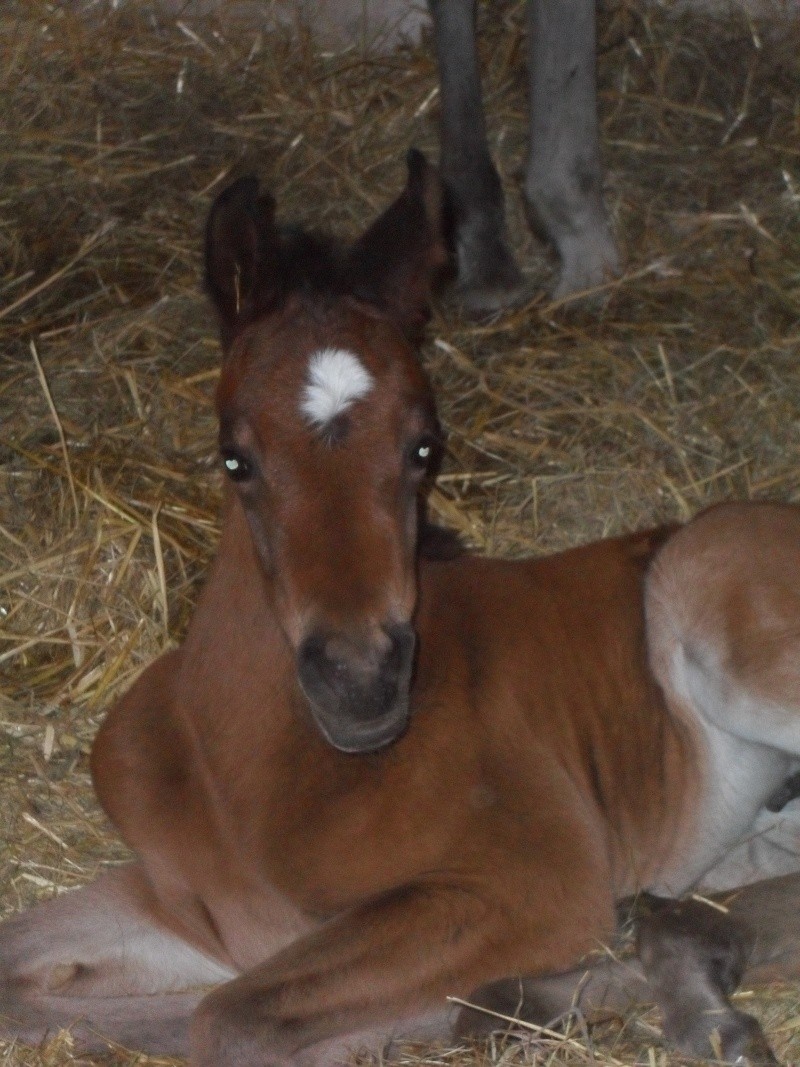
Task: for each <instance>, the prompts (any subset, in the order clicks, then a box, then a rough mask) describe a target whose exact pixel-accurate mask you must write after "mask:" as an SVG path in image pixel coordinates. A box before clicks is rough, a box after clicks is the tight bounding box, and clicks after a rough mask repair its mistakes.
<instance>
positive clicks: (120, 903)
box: [0, 863, 235, 1055]
mask: <svg viewBox="0 0 800 1067" xmlns="http://www.w3.org/2000/svg"><path fill="white" fill-rule="evenodd" d="M157 910H158V909H157V905H155V904H154V898H153V894H152V891H151V890H150V888H149V885H148V883H147V880H146V878H145V876H144V873H143V870H142V868H141V865H140V864H138V863H132V864H129V865H127V866H125V867H121V868H117V869H115V870H112V871H110V872H108V873H107V874H105V875H103V876H101V877H100V878H99V879H98V880H97V881H96V882H93V883H92V884H91V885H88V886H86V887H85V888H83V889H78V890H75V891H74V892H69V893H65V894H63V895H62V896H60V897H57V898H55V899H53V900H50V901H47V902H46V903H43V904H40V905H39V906H38V907H35V908H32V909H31V910H30V911H27V912H23V913H21V914H20V915H17V916H14V917H13V918H11V919H9V920H8V921H7V922H5V923H3V924H2V925H0V1035H2V1036H3V1037H6V1038H9V1039H10V1038H17V1039H18V1040H20V1041H22V1042H23V1043H28V1044H38V1043H39V1042H40V1041H41V1040H43V1039H44V1038H45V1037H46V1036H47V1035H48V1034H52V1033H54V1032H56V1031H57V1030H60V1029H63V1028H69V1029H71V1030H72V1032H73V1035H74V1037H75V1038H76V1040H77V1043H78V1044H79V1045H80V1047H82V1048H84V1049H91V1048H104V1047H105V1042H104V1041H103V1038H108V1039H110V1040H112V1041H115V1042H117V1043H119V1044H122V1045H128V1046H130V1047H133V1048H136V1049H141V1050H143V1051H152V1052H159V1053H171V1054H175V1055H181V1054H183V1053H185V1051H186V1048H187V1033H188V1022H189V1017H190V1016H191V1014H192V1012H193V1011H194V1009H195V1007H196V1006H197V1004H198V1003H199V1002H200V1000H201V999H202V997H203V996H204V995H205V993H206V992H207V990H208V988H210V987H212V986H214V985H217V984H218V983H220V982H222V981H225V980H227V979H229V978H231V977H232V975H233V974H234V973H235V972H234V971H233V969H232V968H230V967H228V966H226V965H225V964H223V963H221V962H219V961H218V960H215V959H214V958H213V957H211V956H209V955H207V954H205V953H204V952H201V951H200V950H199V949H197V948H195V947H194V946H193V945H191V944H190V943H189V941H188V940H185V939H184V938H182V937H181V936H179V934H178V933H177V932H174V931H173V930H171V929H170V928H169V927H168V925H167V924H166V922H163V921H161V919H160V918H159V917H158V914H157Z"/></svg>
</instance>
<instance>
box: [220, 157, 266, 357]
mask: <svg viewBox="0 0 800 1067" xmlns="http://www.w3.org/2000/svg"><path fill="white" fill-rule="evenodd" d="M279 243H280V242H279V238H278V233H277V231H276V229H275V201H274V200H273V199H272V197H271V196H269V195H264V196H259V195H258V179H256V178H254V177H253V176H252V175H251V176H249V177H246V178H240V179H239V180H238V181H237V182H234V183H233V185H231V186H229V187H228V188H227V189H225V190H224V192H222V193H220V194H219V196H218V197H217V199H216V200H215V201H214V203H213V205H212V207H211V213H210V214H209V216H208V223H207V224H206V244H205V259H206V277H205V282H206V290H207V292H208V294H209V296H210V297H211V299H212V301H213V303H214V306H215V307H216V309H217V314H218V315H219V321H220V330H221V333H222V343H223V347H227V345H228V344H229V343H230V341H231V340H232V338H233V336H234V334H235V333H236V331H237V330H238V329H239V328H241V327H242V326H245V325H247V323H248V322H251V321H252V320H253V319H254V318H256V317H257V316H258V315H260V314H263V313H264V312H265V311H267V310H269V308H270V306H272V305H273V304H274V303H275V301H276V300H277V299H278V297H279V293H278V292H277V291H276V271H275V269H274V268H275V264H276V261H277V258H278V247H279Z"/></svg>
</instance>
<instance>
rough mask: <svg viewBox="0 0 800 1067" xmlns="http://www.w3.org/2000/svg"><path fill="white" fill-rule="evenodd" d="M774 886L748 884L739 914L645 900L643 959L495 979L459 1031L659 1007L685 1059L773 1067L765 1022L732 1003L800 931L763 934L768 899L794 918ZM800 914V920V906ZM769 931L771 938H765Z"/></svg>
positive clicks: (636, 910)
mask: <svg viewBox="0 0 800 1067" xmlns="http://www.w3.org/2000/svg"><path fill="white" fill-rule="evenodd" d="M772 881H773V882H780V881H783V880H782V879H773V880H772ZM796 881H797V885H796V889H795V890H794V891H795V892H796V893H797V898H796V899H795V901H794V903H795V904H797V905H800V878H798V879H797V880H796ZM767 886H768V883H764V888H762V887H760V886H759V887H748V888H747V889H746V890H744V892H743V894H742V895H741V899H740V903H739V905H738V908H736V909H734V910H733V911H732V912H728V911H726V910H723V908H724V906H721V905H718V906H716V907H715V906H714V905H713V904H708V903H705V902H703V901H700V900H694V899H688V900H664V899H661V898H657V897H652V896H649V895H648V894H643V895H642V896H641V897H640V898H639V899H638V900H637V901H636V902H635V903H634V906H633V919H634V924H635V927H636V946H637V956H636V957H634V958H632V959H619V958H617V957H616V956H614V955H611V954H609V955H607V956H605V957H602V958H600V959H599V960H597V961H596V962H593V963H589V964H588V965H587V966H586V967H585V968H582V969H581V968H577V969H575V970H573V971H569V972H566V973H564V974H558V975H553V976H550V977H547V978H541V979H507V980H504V981H502V982H494V983H492V984H491V985H489V986H485V987H483V988H482V989H479V990H477V991H476V992H475V993H474V994H473V995H472V996H471V997H470V998H469V999H470V1002H471V1003H472V1004H474V1005H475V1007H474V1008H468V1009H465V1010H464V1011H463V1012H462V1013H461V1015H460V1016H459V1018H458V1021H457V1023H456V1032H457V1033H458V1034H459V1035H460V1036H472V1037H476V1036H482V1035H485V1034H487V1033H489V1032H491V1031H496V1030H499V1029H504V1028H506V1027H507V1025H508V1024H507V1023H506V1022H503V1021H502V1020H504V1019H520V1020H522V1021H523V1022H529V1023H534V1024H536V1025H539V1026H548V1025H551V1026H552V1025H555V1024H557V1023H558V1022H559V1021H561V1020H562V1019H563V1018H565V1017H566V1016H568V1015H571V1014H573V1013H574V1012H580V1013H581V1014H582V1015H585V1016H590V1015H593V1014H596V1013H597V1012H603V1013H606V1012H609V1011H611V1012H615V1013H620V1014H625V1013H626V1012H628V1011H629V1010H631V1009H632V1008H634V1007H635V1006H636V1005H641V1004H646V1003H649V1002H655V1004H656V1005H657V1006H658V1007H659V1008H660V1009H661V1012H662V1015H663V1028H664V1036H665V1038H666V1039H667V1041H668V1042H669V1043H670V1044H671V1045H672V1046H673V1047H675V1048H677V1049H679V1050H680V1051H681V1052H683V1053H685V1054H687V1055H690V1056H696V1057H699V1058H708V1057H709V1056H712V1057H715V1058H716V1057H718V1055H720V1054H721V1056H722V1058H723V1059H724V1060H725V1061H726V1062H732V1063H744V1062H747V1063H750V1064H759V1065H768V1064H775V1063H776V1062H777V1061H776V1059H775V1057H774V1056H773V1054H772V1051H771V1050H770V1047H769V1045H768V1043H767V1040H766V1038H765V1037H764V1034H763V1032H762V1030H761V1027H760V1026H759V1024H758V1022H757V1021H756V1020H755V1019H754V1018H752V1017H751V1016H749V1015H746V1014H745V1013H744V1012H742V1011H738V1010H737V1009H736V1008H734V1007H733V1005H732V1004H731V1002H730V1000H729V996H730V994H731V993H733V992H734V990H735V989H736V987H737V986H738V984H739V981H740V979H741V976H742V973H743V971H744V970H745V968H748V967H750V970H749V972H748V976H749V975H750V974H753V975H756V974H757V973H758V971H757V969H756V968H755V967H754V963H755V961H756V960H757V959H759V958H760V954H763V955H766V956H769V955H771V948H770V947H768V945H769V946H772V947H774V946H776V945H777V944H785V943H786V940H787V935H789V934H790V933H796V932H800V930H798V928H799V927H800V918H797V919H795V920H794V922H791V921H789V927H791V929H783V930H782V931H781V932H780V933H778V930H777V928H776V929H773V928H772V927H770V926H767V927H766V928H765V926H764V924H763V921H762V916H763V915H764V914H765V913H766V912H768V911H769V910H770V909H769V907H765V906H764V905H765V904H767V902H768V901H770V900H771V901H772V902H773V910H774V909H775V907H776V906H777V907H778V911H779V914H780V917H781V919H782V920H783V921H784V922H786V920H787V918H788V909H787V908H786V907H784V906H782V905H778V901H780V900H781V899H782V897H781V890H780V888H779V887H769V888H767ZM751 888H752V889H757V891H756V892H750V890H751ZM784 893H785V890H784ZM794 911H795V915H797V916H800V907H798V908H795V909H794ZM777 926H778V927H779V926H780V923H779V924H777ZM764 932H766V933H767V939H766V940H763V939H762V938H761V937H760V933H764Z"/></svg>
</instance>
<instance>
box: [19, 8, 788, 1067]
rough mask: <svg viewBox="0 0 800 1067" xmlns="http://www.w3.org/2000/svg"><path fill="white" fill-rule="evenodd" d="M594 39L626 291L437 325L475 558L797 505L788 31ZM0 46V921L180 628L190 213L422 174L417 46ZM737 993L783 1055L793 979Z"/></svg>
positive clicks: (653, 1026) (56, 19)
mask: <svg viewBox="0 0 800 1067" xmlns="http://www.w3.org/2000/svg"><path fill="white" fill-rule="evenodd" d="M482 21H483V22H484V23H485V26H484V31H485V32H484V36H483V46H484V51H485V60H486V97H487V107H488V113H489V117H490V126H491V135H492V140H493V145H494V147H495V150H496V153H497V158H498V160H499V164H500V167H501V169H502V171H503V174H504V178H505V180H506V183H507V189H508V193H509V210H510V214H511V230H512V233H513V234H514V239H515V242H516V249H517V252H518V254H519V256H520V259H521V261H522V262H523V263H524V264H525V266H526V269H527V270H529V272H530V274H531V277H532V279H533V280H534V281H539V282H541V283H542V285H546V283H547V280H548V276H549V272H550V270H551V264H550V263H549V261H548V259H547V257H546V255H544V254H543V253H542V251H541V249H540V248H539V247H537V246H536V244H535V241H534V239H533V238H532V237H530V236H529V235H528V231H527V229H526V228H525V226H524V224H523V221H522V211H521V206H520V198H519V193H518V187H519V176H520V169H521V166H522V162H523V158H524V143H525V101H524V84H525V82H524V72H523V55H524V36H523V21H524V20H523V9H522V4H521V3H510V2H504V3H499V2H498V0H493V3H492V11H491V17H489V12H488V10H487V9H486V8H485V9H484V10H483V13H482ZM600 29H601V54H600V84H601V108H602V115H603V138H604V151H605V159H606V164H607V170H608V203H609V205H610V210H611V212H612V214H613V218H614V223H615V226H616V229H617V232H618V234H619V235H620V239H621V242H622V245H623V247H624V252H625V261H626V264H627V273H626V274H625V276H624V277H623V278H622V279H620V281H619V282H617V283H615V284H613V285H611V286H609V288H608V289H607V290H606V291H605V292H603V293H602V294H600V299H599V302H596V303H595V304H594V306H593V307H591V308H585V307H584V308H582V309H578V310H575V309H573V308H565V307H559V306H555V305H553V304H551V303H548V301H547V298H546V297H545V296H544V295H540V296H538V297H537V298H536V299H535V300H533V301H532V302H531V303H530V304H529V305H528V306H527V307H525V308H523V309H520V310H518V311H515V312H513V313H509V314H505V315H502V316H500V317H498V318H497V319H496V321H492V322H488V323H487V322H484V323H475V322H470V321H467V320H464V319H462V318H461V317H460V316H459V313H458V310H457V309H455V308H453V307H451V306H448V304H447V303H446V302H445V303H443V304H442V305H441V306H440V308H439V311H438V313H437V315H436V317H435V319H434V322H433V324H432V328H431V330H430V335H429V338H430V339H429V342H428V343H427V345H426V348H425V353H424V355H425V361H426V364H427V366H428V368H429V370H430V373H431V375H432V377H433V379H434V382H435V384H436V386H437V390H438V393H439V396H440V398H441V410H442V415H443V419H444V422H445V425H446V427H447V429H448V431H449V442H450V443H449V456H448V462H447V466H446V469H445V472H444V475H443V477H442V479H441V482H440V485H439V488H438V489H437V491H436V493H435V495H434V498H433V505H434V509H435V511H436V512H437V513H438V515H439V516H440V517H441V518H442V519H443V520H444V521H445V522H447V523H448V524H450V525H451V526H453V527H455V528H456V529H457V530H459V531H460V532H461V533H462V534H463V535H464V536H465V537H466V538H467V540H468V541H469V542H470V543H471V544H473V545H474V546H475V547H476V548H478V549H480V550H482V551H487V552H496V553H502V554H506V555H518V554H522V553H530V552H533V553H539V552H543V551H546V550H552V549H558V548H562V547H565V546H567V545H572V544H576V543H579V542H581V541H585V540H587V539H589V538H592V537H597V536H601V535H603V534H608V533H614V532H616V531H620V530H624V529H628V528H632V527H636V526H640V525H642V524H646V523H652V522H656V521H661V520H664V519H676V518H677V519H682V518H685V517H687V516H689V515H690V514H692V513H693V512H694V511H695V510H697V509H698V508H699V507H701V506H702V505H704V504H706V503H708V502H710V501H713V500H718V499H721V498H723V497H729V496H737V497H753V498H762V497H777V498H780V499H788V500H797V499H799V498H800V465H799V464H798V458H799V455H800V418H799V417H798V413H799V412H800V30H799V29H798V26H797V24H784V25H782V26H780V27H779V28H777V29H776V28H770V27H769V26H766V25H761V24H757V23H755V22H753V21H752V20H751V19H750V17H748V16H745V15H742V14H740V13H736V12H735V11H733V12H728V13H727V14H725V15H724V16H723V17H717V18H715V19H714V20H713V21H712V20H711V17H710V16H708V15H700V14H697V13H695V14H687V13H681V14H680V15H675V14H674V13H673V14H672V15H670V13H669V12H668V11H667V10H665V9H663V8H661V7H652V8H649V9H647V10H643V9H642V8H640V7H634V6H631V5H630V4H629V3H627V2H626V0H614V2H612V3H610V4H609V5H608V6H606V7H605V8H604V9H603V11H602V13H601V27H600ZM0 42H1V43H0V48H1V49H2V52H1V53H0V54H2V56H3V63H2V64H0V79H2V82H1V84H2V98H3V100H4V109H3V115H2V118H0V126H1V128H2V136H0V171H1V172H2V185H0V199H2V212H0V361H1V363H0V365H1V366H2V370H1V371H0V679H2V681H1V682H0V828H1V829H0V914H2V915H5V914H8V913H10V912H11V911H13V910H14V909H16V908H18V907H20V906H22V905H25V904H30V903H32V902H33V901H34V900H35V899H37V898H41V897H46V896H48V895H50V894H52V893H54V892H58V891H60V890H62V889H67V888H69V887H71V886H75V885H78V884H80V883H83V882H84V881H86V880H88V879H89V878H90V877H91V876H92V874H93V873H94V872H95V871H96V870H97V869H98V868H100V867H101V866H102V865H104V864H107V863H114V862H118V861H119V860H120V859H121V858H122V857H123V856H124V850H123V849H122V848H121V846H120V845H119V844H118V843H117V841H116V839H115V837H114V835H113V833H112V832H111V831H110V829H109V827H108V826H107V825H106V823H105V822H104V820H103V818H102V816H101V815H100V814H99V813H98V810H97V808H96V806H95V804H94V802H93V799H92V795H91V789H90V783H89V778H88V773H87V758H86V756H87V752H88V749H89V746H90V744H91V739H92V736H93V733H94V731H95V729H96V727H97V724H98V722H99V720H100V718H101V717H102V715H103V713H104V710H105V709H106V708H107V707H108V705H109V703H110V702H111V701H112V700H113V698H114V697H115V696H116V695H117V694H118V693H119V692H120V691H121V690H122V689H124V688H125V687H127V686H128V685H129V684H130V683H131V681H132V679H133V678H134V677H135V676H136V674H137V672H139V671H140V670H141V668H142V667H143V666H144V665H145V664H146V663H147V662H148V661H150V660H151V659H152V658H153V657H154V656H155V655H156V654H157V653H159V652H160V651H162V650H163V649H165V648H167V647H169V646H170V645H172V644H173V643H175V642H176V641H178V640H179V639H180V637H181V635H182V633H183V632H184V630H185V627H186V623H187V620H188V618H189V616H190V613H191V609H192V604H193V601H194V599H195V597H196V594H197V591H198V586H199V583H200V581H201V579H202V575H203V572H204V568H205V566H206V565H207V563H208V560H209V558H210V556H211V554H212V553H213V550H214V544H215V540H216V532H217V507H218V501H219V491H220V480H219V475H218V473H217V469H216V463H215V454H214V452H215V450H214V441H215V426H214V419H213V415H212V410H211V404H210V396H211V392H212V390H213V386H214V381H215V378H216V373H217V360H218V354H217V344H216V338H215V330H214V324H213V322H212V320H211V316H210V314H209V312H208V311H207V309H206V307H205V304H204V301H203V298H202V296H201V295H200V292H199V278H200V273H201V263H200V244H201V242H200V233H201V229H202V223H203V219H204V216H205V213H206V211H207V209H208V205H209V201H210V198H211V197H212V196H213V195H214V193H216V192H217V191H219V190H220V189H221V188H222V187H223V185H224V184H225V183H226V182H227V181H228V180H229V179H230V178H231V177H233V176H236V175H238V174H240V173H243V172H246V171H248V170H255V171H256V172H258V173H259V174H260V175H261V176H262V179H263V181H264V183H265V185H266V186H268V187H270V188H271V189H272V190H274V191H275V193H276V195H277V197H278V201H279V205H280V209H281V212H282V214H283V216H284V217H293V218H295V219H297V220H299V221H300V222H303V223H307V224H311V225H314V226H325V227H327V226H330V227H333V228H335V229H336V230H338V231H339V232H340V233H342V234H344V235H355V234H356V233H357V232H358V231H359V228H360V227H361V226H363V225H364V224H365V223H366V222H367V221H368V220H369V219H370V218H371V217H373V216H374V214H375V212H376V211H377V210H378V209H379V208H380V207H381V206H382V205H384V204H386V203H387V202H388V201H389V199H390V198H391V197H392V196H393V195H394V194H395V192H396V191H397V190H398V189H399V187H400V185H401V183H402V181H403V173H402V166H401V160H402V158H403V155H404V152H405V149H406V148H407V146H408V145H409V144H411V143H415V144H417V145H419V146H420V147H422V148H425V149H427V150H429V151H431V152H432V153H433V154H434V155H435V152H436V138H437V134H436V121H437V97H436V90H435V86H436V80H435V70H434V67H433V63H432V60H431V58H430V54H429V50H428V49H427V48H426V47H425V46H424V45H423V46H420V47H419V48H414V49H411V48H408V49H406V50H405V51H400V52H397V53H394V54H392V55H388V56H382V57H369V56H366V55H363V54H361V53H359V51H358V50H350V51H346V52H344V53H341V54H338V55H321V54H319V53H318V52H315V50H314V46H313V43H312V41H311V39H310V38H309V37H308V35H307V34H305V33H304V32H303V31H301V30H300V29H299V28H297V29H295V30H293V31H290V30H286V29H284V30H283V31H279V32H274V33H272V32H266V31H259V29H258V28H257V27H255V26H253V24H252V23H250V24H249V25H247V26H245V27H241V26H240V27H237V26H236V25H235V22H234V21H233V20H232V19H231V18H230V17H228V18H227V19H226V17H225V13H224V12H223V13H222V16H217V17H209V18H208V19H206V20H198V21H192V22H191V23H189V22H185V21H184V20H182V19H181V17H180V15H178V16H172V17H167V16H165V15H160V16H159V15H158V14H157V13H156V14H154V13H152V12H149V11H148V9H147V8H145V7H142V6H140V7H134V8H127V9H126V8H123V9H121V10H111V9H109V10H106V9H105V8H100V7H98V6H90V7H89V9H88V11H87V12H85V13H84V14H79V13H78V11H77V9H76V7H75V6H74V5H70V4H63V5H55V4H53V5H49V4H44V3H42V2H41V0H6V2H5V3H4V4H3V5H2V9H1V10H0ZM541 291H542V292H543V291H544V290H541ZM755 1003H756V1004H757V1008H758V1010H759V1012H760V1013H761V1015H762V1017H763V1018H764V1019H765V1020H766V1025H767V1027H768V1030H769V1033H770V1036H771V1038H772V1040H773V1041H774V1044H775V1046H776V1048H777V1049H778V1050H779V1051H780V1053H781V1054H782V1055H783V1056H784V1057H785V1058H787V1059H795V1060H797V1059H800V1034H798V1029H799V1028H800V1021H798V1016H800V1008H799V1007H798V998H797V993H796V990H792V989H786V990H770V991H768V992H766V993H762V994H759V995H758V996H757V997H756V998H755ZM657 1027H658V1020H657V1017H656V1016H655V1015H654V1014H652V1013H651V1014H642V1015H638V1016H635V1017H632V1018H630V1019H624V1020H622V1019H611V1020H607V1021H606V1022H605V1023H604V1024H603V1025H602V1026H599V1027H596V1028H594V1029H593V1030H592V1031H591V1032H590V1033H586V1032H583V1031H582V1030H581V1028H580V1027H578V1028H576V1029H574V1030H573V1032H572V1033H571V1035H570V1040H569V1041H566V1042H565V1041H559V1040H556V1039H552V1040H550V1039H546V1038H544V1037H541V1038H539V1037H536V1036H535V1035H533V1034H529V1035H528V1036H527V1037H526V1039H525V1040H524V1041H523V1042H522V1043H521V1044H512V1045H507V1046H506V1045H503V1044H502V1043H500V1044H496V1045H495V1046H494V1047H493V1048H491V1049H489V1050H488V1051H482V1050H477V1051H475V1052H470V1051H468V1050H463V1049H446V1050H439V1051H437V1052H436V1053H430V1052H429V1051H424V1050H423V1051H420V1050H416V1052H415V1053H413V1054H412V1053H409V1054H408V1056H404V1057H403V1062H405V1063H409V1064H411V1063H414V1064H418V1063H423V1062H424V1063H426V1064H440V1063H441V1064H459V1065H461V1064H473V1063H476V1062H503V1063H520V1062H528V1063H533V1062H536V1063H545V1062H547V1063H564V1064H567V1063H573V1064H578V1063H581V1064H582V1063H587V1062H590V1061H592V1056H594V1057H595V1059H594V1060H593V1061H592V1062H600V1063H624V1064H631V1063H634V1062H643V1063H653V1064H658V1063H666V1062H670V1063H675V1062H677V1061H676V1059H675V1057H673V1056H672V1055H668V1054H667V1053H666V1052H665V1051H664V1050H663V1048H662V1046H661V1045H660V1041H659V1032H658V1028H657ZM417 1056H422V1057H423V1058H422V1059H419V1058H416V1057H417ZM72 1062H76V1061H75V1060H74V1059H73V1054H72V1051H71V1046H70V1042H69V1038H68V1036H66V1035H64V1036H62V1037H61V1038H59V1039H57V1040H55V1041H54V1042H53V1043H52V1044H51V1045H50V1046H48V1048H46V1049H42V1050H35V1051H26V1050H23V1049H14V1048H5V1049H4V1050H3V1049H2V1046H0V1063H1V1064H7V1065H15V1067H16V1065H22V1064H45V1065H47V1067H51V1065H61V1064H67V1063H72ZM78 1062H85V1061H78ZM106 1062H112V1063H119V1064H133V1063H144V1062H147V1063H156V1062H163V1061H156V1060H148V1061H144V1060H142V1059H141V1058H137V1057H135V1056H130V1055H128V1054H126V1053H124V1052H122V1051H119V1052H115V1053H113V1054H111V1056H110V1059H109V1060H107V1061H106Z"/></svg>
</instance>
